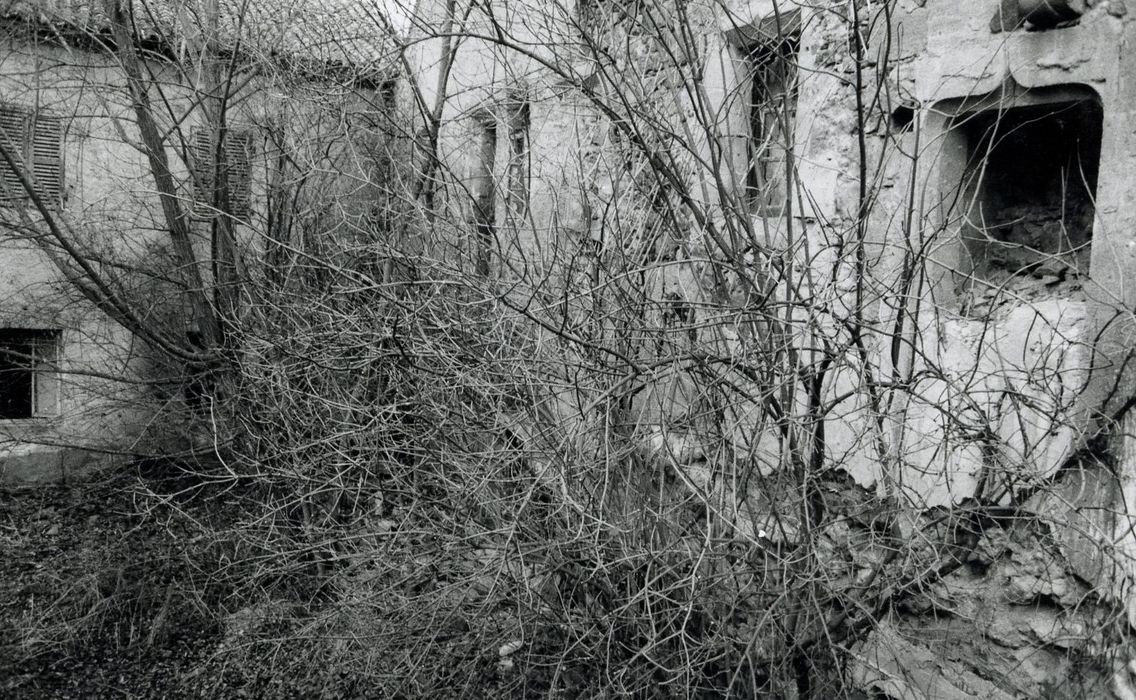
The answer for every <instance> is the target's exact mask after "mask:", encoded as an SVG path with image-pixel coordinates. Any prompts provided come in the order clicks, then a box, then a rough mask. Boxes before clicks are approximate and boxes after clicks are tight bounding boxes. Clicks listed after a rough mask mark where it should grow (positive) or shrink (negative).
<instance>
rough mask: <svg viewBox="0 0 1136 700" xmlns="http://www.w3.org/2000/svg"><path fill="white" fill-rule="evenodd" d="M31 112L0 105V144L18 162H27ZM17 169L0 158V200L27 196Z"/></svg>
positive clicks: (13, 199)
mask: <svg viewBox="0 0 1136 700" xmlns="http://www.w3.org/2000/svg"><path fill="white" fill-rule="evenodd" d="M30 117H31V114H30V113H29V112H28V111H26V110H23V109H20V108H19V107H13V106H10V105H4V106H0V145H3V146H4V148H5V150H7V151H8V154H9V155H10V156H11V157H12V158H13V159H15V160H16V161H18V162H20V163H25V164H26V162H27V160H26V159H27V150H28V126H29V120H30ZM18 172H19V171H18V170H17V169H14V168H13V167H12V166H11V165H9V164H8V161H7V160H6V159H4V158H0V202H3V203H11V202H13V201H21V200H23V199H26V198H27V191H26V190H25V189H24V185H23V184H22V183H21V182H20V176H19V174H18Z"/></svg>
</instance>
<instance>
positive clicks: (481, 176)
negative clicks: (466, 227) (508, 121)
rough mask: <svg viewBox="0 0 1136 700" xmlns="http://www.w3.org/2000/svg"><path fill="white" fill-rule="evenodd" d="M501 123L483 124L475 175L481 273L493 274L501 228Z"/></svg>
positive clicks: (477, 254)
mask: <svg viewBox="0 0 1136 700" xmlns="http://www.w3.org/2000/svg"><path fill="white" fill-rule="evenodd" d="M496 161H497V122H496V120H494V119H492V118H489V119H486V120H485V121H483V122H481V123H480V133H479V134H478V155H477V163H476V167H475V170H474V174H473V183H472V184H473V216H474V222H473V223H474V229H475V232H476V235H477V241H476V245H477V250H476V258H477V259H476V265H477V272H478V274H481V275H488V274H489V254H490V251H491V250H492V249H493V240H494V238H495V234H496V227H497V186H496V182H495V181H494V171H495V170H496V167H495V166H496Z"/></svg>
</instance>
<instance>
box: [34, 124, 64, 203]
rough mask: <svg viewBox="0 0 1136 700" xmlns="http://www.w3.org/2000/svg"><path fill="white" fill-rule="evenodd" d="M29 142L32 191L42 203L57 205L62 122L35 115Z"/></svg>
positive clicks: (61, 172)
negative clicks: (32, 181)
mask: <svg viewBox="0 0 1136 700" xmlns="http://www.w3.org/2000/svg"><path fill="white" fill-rule="evenodd" d="M31 145H32V172H33V173H35V187H36V193H37V194H39V196H40V197H41V198H42V200H43V202H44V204H48V205H52V206H55V205H58V204H59V203H60V201H61V200H62V196H61V195H62V193H63V148H62V146H63V121H62V120H61V119H60V118H59V117H50V116H45V115H42V114H37V115H36V117H35V121H34V127H33V129H32V144H31Z"/></svg>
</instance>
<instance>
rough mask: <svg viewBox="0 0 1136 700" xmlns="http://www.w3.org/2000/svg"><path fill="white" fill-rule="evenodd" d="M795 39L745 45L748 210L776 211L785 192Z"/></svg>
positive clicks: (794, 99)
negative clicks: (748, 128)
mask: <svg viewBox="0 0 1136 700" xmlns="http://www.w3.org/2000/svg"><path fill="white" fill-rule="evenodd" d="M798 45H799V41H798V35H797V34H795V33H794V34H790V35H786V36H781V37H776V38H774V39H772V40H770V41H762V42H759V43H757V44H754V45H752V46H750V47H749V48H748V50H747V51H746V62H747V68H748V70H749V80H750V89H749V97H750V100H749V126H750V140H749V164H748V170H747V172H746V195H747V198H748V200H749V202H750V206H751V209H752V210H753V212H754V213H756V214H760V215H761V216H781V215H782V214H783V213H784V210H785V205H786V202H787V200H788V198H789V178H788V177H787V174H786V166H787V164H788V155H789V151H790V149H791V148H792V138H793V129H792V126H793V121H794V120H795V118H796V113H797V95H796V85H795V84H796V75H797V71H796V61H797V48H798Z"/></svg>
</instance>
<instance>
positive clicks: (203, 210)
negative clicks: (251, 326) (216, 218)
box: [190, 126, 252, 219]
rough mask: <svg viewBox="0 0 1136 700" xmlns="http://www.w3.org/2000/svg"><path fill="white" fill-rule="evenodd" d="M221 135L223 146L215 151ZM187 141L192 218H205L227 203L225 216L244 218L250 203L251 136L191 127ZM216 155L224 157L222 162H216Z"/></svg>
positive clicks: (247, 133) (245, 132)
mask: <svg viewBox="0 0 1136 700" xmlns="http://www.w3.org/2000/svg"><path fill="white" fill-rule="evenodd" d="M222 134H223V138H224V143H223V144H222V145H221V149H220V150H218V148H217V138H218V137H219V136H220V135H222ZM190 140H191V143H190V148H191V150H192V152H191V154H190V156H191V161H192V167H193V205H194V208H193V213H194V216H198V217H202V218H208V217H210V216H212V215H213V214H216V213H218V212H219V211H220V210H221V209H222V207H223V206H224V204H225V200H228V201H227V204H228V211H227V212H226V213H228V214H230V215H232V216H235V217H238V218H242V219H243V218H247V217H248V215H249V209H250V204H251V200H252V165H251V160H252V133H251V132H249V131H241V130H234V129H225V130H224V131H218V130H216V129H211V128H207V127H200V126H195V127H193V130H192V131H191V132H190ZM218 152H220V153H223V154H224V158H223V162H222V163H218V162H217V158H216V155H217V153H218Z"/></svg>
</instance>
